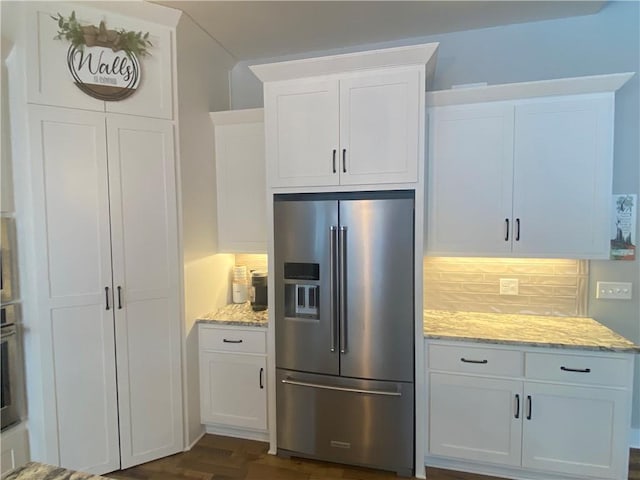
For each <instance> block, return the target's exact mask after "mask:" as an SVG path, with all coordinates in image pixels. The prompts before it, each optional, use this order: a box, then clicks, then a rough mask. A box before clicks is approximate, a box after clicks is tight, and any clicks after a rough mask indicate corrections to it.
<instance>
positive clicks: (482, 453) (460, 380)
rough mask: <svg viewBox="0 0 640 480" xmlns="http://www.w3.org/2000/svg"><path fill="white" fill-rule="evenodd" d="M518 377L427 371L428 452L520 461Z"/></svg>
mask: <svg viewBox="0 0 640 480" xmlns="http://www.w3.org/2000/svg"><path fill="white" fill-rule="evenodd" d="M521 400H522V382H520V381H517V380H500V379H494V378H486V377H470V376H464V375H450V374H440V373H431V374H430V376H429V433H428V442H429V452H430V453H431V454H432V455H444V456H447V457H453V458H461V459H465V460H477V461H481V462H490V463H497V464H502V465H514V466H519V465H520V447H521V438H520V437H521V432H522V419H521V417H522V401H521Z"/></svg>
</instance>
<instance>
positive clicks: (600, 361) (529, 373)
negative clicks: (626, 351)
mask: <svg viewBox="0 0 640 480" xmlns="http://www.w3.org/2000/svg"><path fill="white" fill-rule="evenodd" d="M525 364H526V368H525V376H526V377H527V379H528V380H550V381H558V382H563V383H581V384H585V385H607V386H617V387H625V386H628V384H629V378H630V377H629V375H630V369H631V362H629V361H628V360H627V359H626V358H612V357H595V356H590V355H562V354H554V353H529V352H528V353H527V354H526V356H525Z"/></svg>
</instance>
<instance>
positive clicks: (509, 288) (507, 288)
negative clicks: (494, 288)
mask: <svg viewBox="0 0 640 480" xmlns="http://www.w3.org/2000/svg"><path fill="white" fill-rule="evenodd" d="M500 295H518V279H517V278H501V279H500Z"/></svg>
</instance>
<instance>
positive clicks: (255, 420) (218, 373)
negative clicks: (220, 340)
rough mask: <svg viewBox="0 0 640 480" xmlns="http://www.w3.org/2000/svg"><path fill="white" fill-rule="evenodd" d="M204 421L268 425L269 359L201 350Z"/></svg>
mask: <svg viewBox="0 0 640 480" xmlns="http://www.w3.org/2000/svg"><path fill="white" fill-rule="evenodd" d="M200 362H201V363H200V374H201V378H202V382H201V386H202V387H203V390H202V392H201V403H202V405H201V408H202V421H203V422H204V423H215V424H220V425H227V426H232V427H240V428H251V429H259V430H264V429H266V428H267V410H266V406H267V396H266V391H267V390H266V388H265V385H266V377H265V372H266V359H265V357H264V356H256V355H242V354H234V353H214V352H203V353H201V360H200Z"/></svg>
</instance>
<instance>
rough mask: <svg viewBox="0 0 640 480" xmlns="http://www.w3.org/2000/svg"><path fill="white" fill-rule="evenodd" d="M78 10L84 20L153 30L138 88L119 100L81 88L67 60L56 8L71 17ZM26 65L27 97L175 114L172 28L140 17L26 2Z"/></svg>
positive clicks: (56, 103) (154, 114)
mask: <svg viewBox="0 0 640 480" xmlns="http://www.w3.org/2000/svg"><path fill="white" fill-rule="evenodd" d="M72 11H75V13H76V17H77V18H78V21H79V22H80V24H81V25H96V26H97V25H99V24H100V22H101V21H104V22H105V23H106V25H107V28H110V29H121V28H122V29H125V30H133V31H136V32H138V31H142V32H149V40H150V41H151V43H152V44H153V46H152V47H151V48H150V49H149V50H150V55H147V56H145V57H141V58H139V61H140V65H141V70H142V78H141V81H140V85H139V87H138V90H137V91H136V92H135V93H134V94H133V95H131V96H130V97H128V98H126V99H124V100H120V101H110V102H104V101H102V100H98V99H96V98H93V97H91V96H89V95H87V94H85V93H84V92H82V91H81V90H80V89H79V88H78V87H77V86H76V85H75V83H74V80H73V77H72V76H71V74H70V73H69V69H68V66H67V52H68V50H69V45H70V43H69V42H68V41H67V40H55V38H54V37H55V36H56V35H57V32H58V25H57V23H56V22H55V21H54V20H53V19H52V18H51V17H52V16H55V15H56V14H57V13H60V14H61V15H62V16H64V17H67V16H69V15H70V14H71V12H72ZM26 12H27V35H26V47H27V49H26V68H27V73H28V74H27V101H28V103H32V104H39V105H51V106H58V107H67V108H77V109H82V110H93V111H100V112H105V111H106V112H113V113H123V114H129V115H138V116H144V117H154V118H164V119H173V116H174V112H173V79H172V72H173V63H174V59H173V41H174V32H175V30H174V29H173V28H170V27H167V26H165V25H162V24H158V23H151V22H148V21H144V20H140V19H138V18H130V17H126V16H122V15H120V14H116V13H112V12H108V11H103V10H98V9H95V8H93V5H92V6H91V7H86V6H84V5H77V4H67V3H58V2H51V3H42V2H38V3H35V2H34V3H30V4H29V5H28V7H27V10H26Z"/></svg>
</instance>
